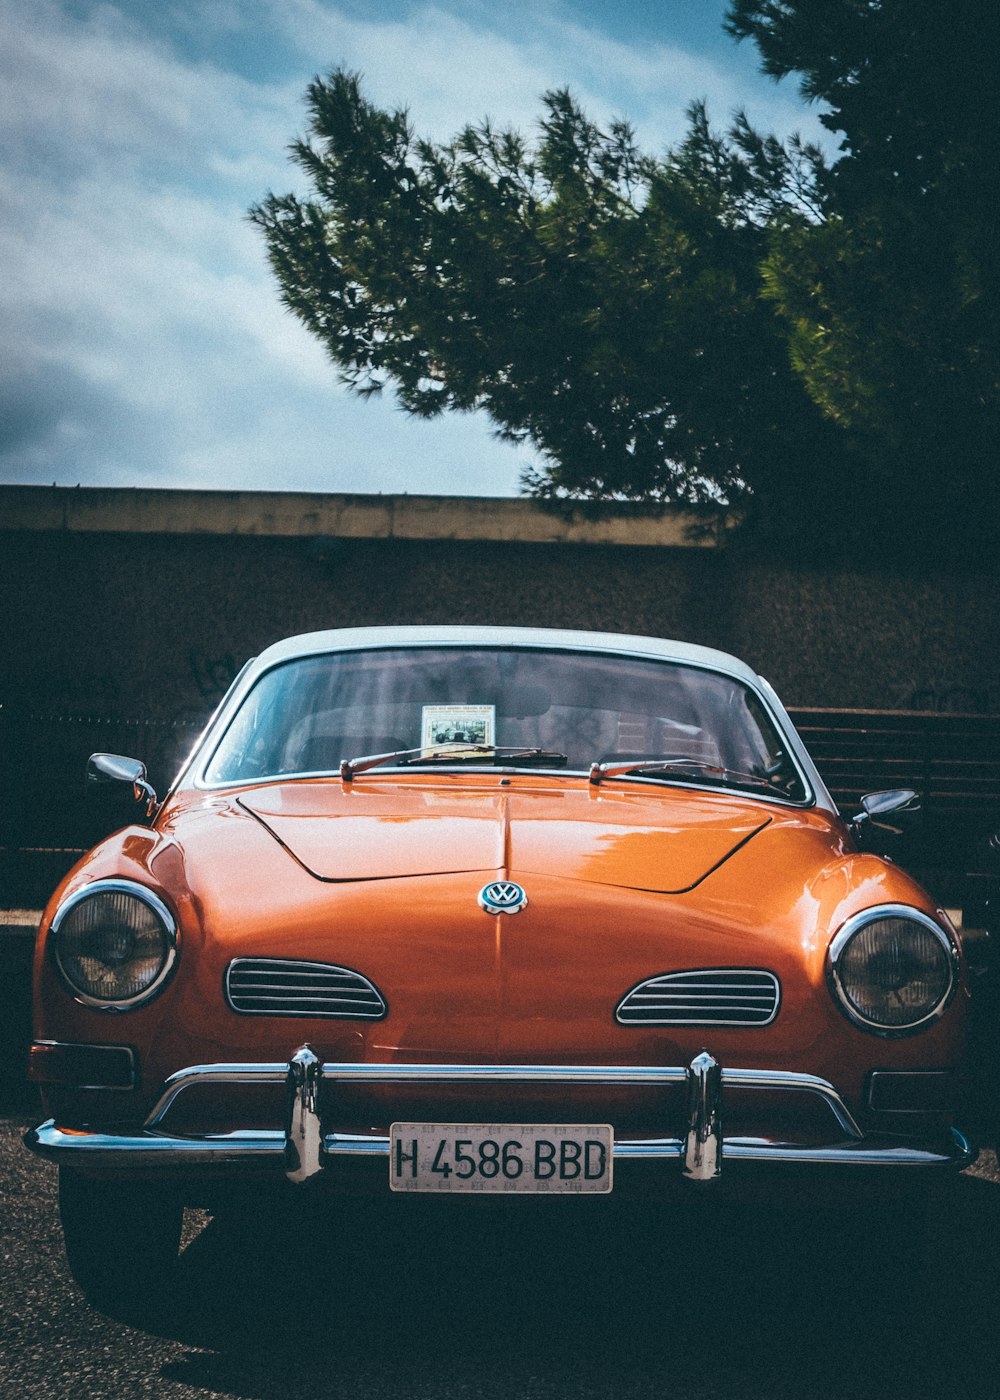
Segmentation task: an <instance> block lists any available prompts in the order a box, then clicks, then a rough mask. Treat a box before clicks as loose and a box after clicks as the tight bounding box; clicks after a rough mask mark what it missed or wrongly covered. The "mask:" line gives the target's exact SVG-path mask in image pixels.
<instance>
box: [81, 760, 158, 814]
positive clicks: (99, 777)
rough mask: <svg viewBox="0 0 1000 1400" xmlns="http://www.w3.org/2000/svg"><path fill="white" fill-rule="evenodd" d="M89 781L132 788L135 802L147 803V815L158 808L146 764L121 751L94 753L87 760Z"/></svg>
mask: <svg viewBox="0 0 1000 1400" xmlns="http://www.w3.org/2000/svg"><path fill="white" fill-rule="evenodd" d="M87 782H88V783H100V784H102V785H106V784H111V785H115V786H118V787H121V788H124V787H128V788H130V789H131V795H132V798H133V800H134V801H135V802H144V803H145V804H146V816H147V817H149V816H152V814H153V811H154V810H155V808H156V803H157V798H156V793H155V792H154V791H153V789H152V788H151V787H150V785H149V783H148V782H147V781H146V765H145V764H144V763H142V762H141V761H140V760H139V759H138V758H126V757H125V756H124V755H123V754H120V753H92V754H91V755H90V758H89V759H88V760H87Z"/></svg>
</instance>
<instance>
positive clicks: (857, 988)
mask: <svg viewBox="0 0 1000 1400" xmlns="http://www.w3.org/2000/svg"><path fill="white" fill-rule="evenodd" d="M829 974H830V981H831V984H832V986H833V990H834V993H835V995H836V997H837V999H838V1001H839V1002H840V1005H841V1007H842V1008H843V1010H844V1011H845V1013H846V1014H847V1016H848V1017H849V1018H850V1020H852V1021H853V1022H854V1023H855V1024H856V1025H859V1026H863V1027H864V1029H865V1030H868V1031H872V1032H873V1033H874V1034H875V1035H910V1034H912V1033H913V1032H914V1031H918V1030H923V1029H924V1028H925V1027H926V1026H929V1025H931V1024H932V1023H933V1022H934V1021H936V1020H937V1018H938V1017H939V1016H940V1015H941V1013H942V1012H943V1011H944V1009H945V1007H946V1006H947V1005H948V1002H949V1001H950V1000H951V997H952V993H953V992H954V990H955V987H956V985H957V981H958V951H957V949H956V948H955V946H954V944H953V943H952V940H951V939H950V938H949V937H948V935H947V933H946V932H945V931H944V929H943V928H942V927H941V926H940V924H938V923H936V922H935V921H934V920H933V919H932V918H930V917H929V916H928V915H927V914H924V913H921V911H920V910H919V909H911V908H910V907H909V906H908V905H905V904H882V905H879V906H877V907H876V908H874V909H866V910H864V912H863V913H861V914H855V915H854V917H853V918H851V919H848V920H847V922H846V924H844V926H843V928H842V929H840V931H839V932H838V934H837V936H836V937H835V938H834V940H833V942H832V943H831V944H830V953H829Z"/></svg>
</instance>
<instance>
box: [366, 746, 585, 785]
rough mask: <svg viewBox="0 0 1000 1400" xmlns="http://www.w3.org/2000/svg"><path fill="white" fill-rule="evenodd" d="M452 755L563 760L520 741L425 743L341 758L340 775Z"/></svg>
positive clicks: (556, 763) (440, 760) (556, 764)
mask: <svg viewBox="0 0 1000 1400" xmlns="http://www.w3.org/2000/svg"><path fill="white" fill-rule="evenodd" d="M454 758H457V759H466V758H482V759H492V760H496V759H508V760H510V761H511V762H521V763H524V762H530V763H533V764H534V763H537V764H545V765H551V766H552V767H554V768H556V767H561V766H562V765H563V764H564V763H565V762H566V755H565V754H564V753H557V752H556V751H555V750H553V749H533V748H524V747H522V746H520V745H507V746H504V747H498V746H497V745H496V744H428V745H427V746H426V747H423V748H419V749H397V750H396V751H395V752H394V753H373V754H369V755H367V756H366V757H363V758H344V759H341V762H340V776H341V778H342V779H343V781H344V782H345V783H349V782H350V781H351V779H352V778H353V777H354V775H355V773H365V772H367V770H368V769H369V768H381V767H383V766H384V765H385V764H387V763H399V764H406V766H407V767H412V766H413V765H414V764H417V763H431V764H434V763H447V762H448V761H449V760H450V759H454Z"/></svg>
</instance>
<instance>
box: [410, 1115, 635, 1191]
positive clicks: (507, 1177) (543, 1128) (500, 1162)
mask: <svg viewBox="0 0 1000 1400" xmlns="http://www.w3.org/2000/svg"><path fill="white" fill-rule="evenodd" d="M613 1152H614V1133H613V1130H612V1128H611V1127H610V1125H609V1124H607V1123H601V1124H591V1123H558V1124H551V1123H549V1124H539V1123H528V1124H524V1123H393V1125H392V1127H391V1128H390V1129H389V1186H390V1187H391V1188H392V1190H393V1191H467V1192H471V1193H472V1194H474V1195H485V1194H486V1193H489V1192H496V1193H499V1194H501V1195H514V1194H517V1193H518V1192H521V1193H524V1192H535V1193H539V1192H542V1193H550V1192H558V1193H561V1194H565V1195H582V1194H584V1193H589V1192H607V1191H610V1190H611V1174H612V1172H611V1167H612V1157H613Z"/></svg>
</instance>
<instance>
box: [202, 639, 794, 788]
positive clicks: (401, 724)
mask: <svg viewBox="0 0 1000 1400" xmlns="http://www.w3.org/2000/svg"><path fill="white" fill-rule="evenodd" d="M477 762H481V763H482V764H483V765H484V766H495V765H500V764H502V766H504V767H508V766H509V767H513V768H517V767H519V766H523V767H531V768H536V769H537V768H545V767H551V768H553V769H559V770H562V771H571V772H576V773H583V774H586V775H588V776H590V775H592V774H593V771H594V769H595V767H598V768H600V769H601V770H602V771H601V774H600V777H599V778H598V779H597V781H600V780H601V779H602V778H605V777H611V776H612V775H613V776H615V777H622V778H637V779H643V780H645V781H656V780H657V779H659V780H660V781H680V782H688V783H692V782H693V783H697V784H699V785H709V786H715V785H718V786H722V787H740V786H743V787H746V788H748V789H751V790H757V791H763V790H767V791H768V792H769V793H771V794H772V795H774V796H777V797H781V798H784V799H786V800H792V801H802V800H804V799H805V797H806V792H805V788H804V785H803V781H802V778H801V776H800V774H799V772H798V769H797V768H796V766H795V764H794V762H793V761H792V759H791V757H790V756H789V754H788V752H787V748H786V743H785V740H784V739H783V737H782V735H781V734H780V732H779V730H778V729H777V727H776V725H775V724H774V722H773V720H772V719H771V717H770V715H769V714H768V712H767V711H766V710H765V708H764V705H763V703H762V701H761V700H760V698H759V697H758V696H757V695H756V694H755V693H754V692H753V691H752V690H750V689H749V688H748V687H747V686H746V685H744V684H742V683H741V682H740V681H738V680H736V679H734V678H733V677H732V676H728V675H725V674H722V673H720V672H716V671H712V670H709V669H706V668H702V667H698V666H691V665H686V664H681V663H678V662H670V661H660V660H652V659H646V658H637V657H630V656H622V655H617V656H616V655H611V654H602V653H592V652H573V651H565V650H552V651H546V650H542V649H537V648H514V647H512V648H497V649H489V648H484V647H433V646H432V647H393V648H385V649H377V650H366V651H355V652H351V651H347V652H333V653H329V654H323V655H314V656H308V657H304V658H301V659H297V660H294V661H289V662H286V663H284V664H282V665H279V666H275V667H274V668H272V669H271V670H270V671H267V672H265V673H264V675H262V676H261V678H260V679H259V680H258V681H257V683H256V685H255V686H254V687H253V688H252V690H251V691H250V692H249V693H248V694H247V696H246V697H245V698H244V700H243V702H242V704H241V706H240V707H239V709H238V710H237V712H236V714H235V715H234V716H233V718H232V720H231V721H230V723H229V725H228V727H227V728H226V731H225V732H224V734H223V735H222V738H221V739H220V741H219V743H218V745H217V746H216V748H215V751H214V753H213V754H212V756H211V758H210V760H209V762H208V765H207V767H206V769H205V770H204V774H203V777H204V781H206V782H207V783H212V784H215V783H219V784H221V783H236V782H260V781H262V780H265V779H271V778H280V777H293V776H294V777H298V776H307V775H314V774H340V775H341V776H346V777H347V779H348V780H350V779H351V778H352V777H353V776H354V774H356V773H358V772H362V771H366V770H367V769H368V768H374V767H379V768H383V767H384V768H389V769H391V768H393V767H405V766H411V765H414V764H416V765H418V766H434V767H439V766H443V767H447V766H450V765H454V766H456V767H466V768H467V767H469V766H476V764H477ZM591 781H594V779H593V777H591Z"/></svg>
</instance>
